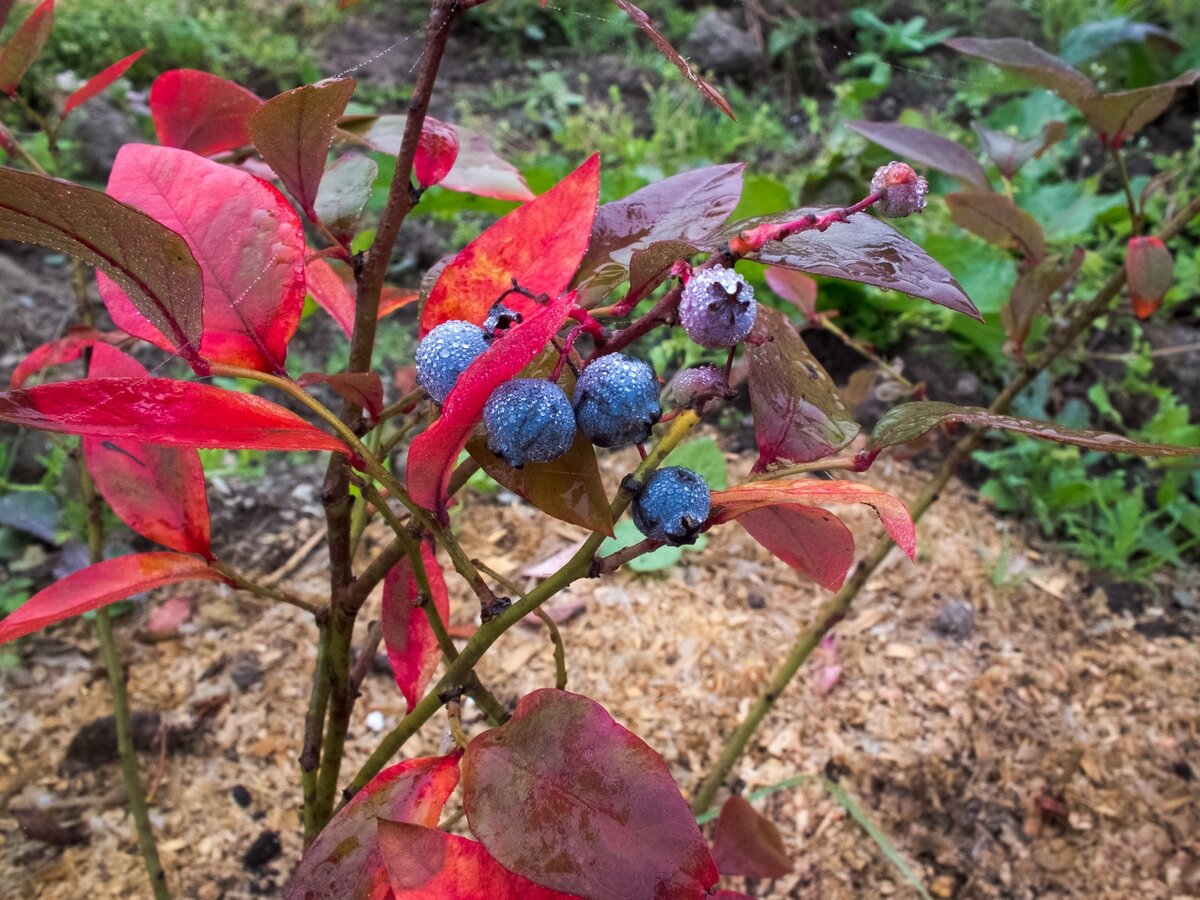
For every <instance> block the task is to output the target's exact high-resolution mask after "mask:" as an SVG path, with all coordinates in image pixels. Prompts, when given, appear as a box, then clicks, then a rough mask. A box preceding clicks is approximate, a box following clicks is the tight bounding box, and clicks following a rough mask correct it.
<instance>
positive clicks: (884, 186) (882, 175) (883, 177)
mask: <svg viewBox="0 0 1200 900" xmlns="http://www.w3.org/2000/svg"><path fill="white" fill-rule="evenodd" d="M877 191H883V192H884V193H883V197H881V198H880V199H879V200H876V201H875V211H876V212H878V213H879V214H880V215H881V216H883V217H885V218H888V219H901V218H903V217H904V216H911V215H912V214H913V213H918V212H920V211H921V210H923V209H924V208H925V195H926V194H928V193H929V182H928V181H926V180H925V179H924V178H922V177H921V176H920V175H918V174H917V173H916V172H915V171H914V170H913V167H912V166H910V165H908V163H902V162H897V161H896V160H892V161H891V162H890V163H888V164H887V165H886V166H880V167H879V168H878V169H876V170H875V175H874V177H873V178H872V179H871V193H875V192H877Z"/></svg>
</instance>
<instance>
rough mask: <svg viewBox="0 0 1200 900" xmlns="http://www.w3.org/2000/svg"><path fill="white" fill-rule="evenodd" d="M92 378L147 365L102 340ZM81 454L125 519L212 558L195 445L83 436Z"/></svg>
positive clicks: (131, 374) (132, 372)
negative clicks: (189, 447) (173, 445)
mask: <svg viewBox="0 0 1200 900" xmlns="http://www.w3.org/2000/svg"><path fill="white" fill-rule="evenodd" d="M88 377H89V378H133V379H138V378H145V377H146V369H145V368H144V367H143V366H142V364H141V363H139V362H138V361H137V360H136V359H134V358H133V357H132V356H128V355H126V354H124V353H122V352H121V351H120V350H117V349H116V348H115V347H110V346H108V345H107V344H98V345H97V346H96V347H95V349H93V351H92V361H91V365H90V367H89V369H88ZM83 457H84V460H85V461H86V463H87V467H88V471H89V472H90V473H91V475H92V480H93V481H95V482H96V488H97V490H99V491H100V495H101V496H102V497H104V499H105V501H106V502H107V503H108V505H109V506H111V507H112V510H113V512H114V513H116V514H117V517H118V518H119V519H120V520H121V521H122V522H124V523H125V524H126V525H128V526H129V527H130V528H132V529H133V530H134V531H136V532H137V533H138V534H140V535H142V536H144V537H147V538H149V539H150V540H152V541H155V542H156V543H159V544H162V545H163V546H164V547H170V548H171V549H172V550H179V551H180V552H182V553H199V554H200V555H201V556H204V557H206V558H210V559H211V558H212V552H211V549H210V545H209V520H208V497H207V496H206V495H205V492H204V469H203V467H202V466H201V465H200V455H199V454H198V453H196V451H195V450H191V449H188V448H184V447H161V446H156V445H154V444H140V443H138V442H136V441H128V440H118V439H116V438H99V437H85V438H84V439H83Z"/></svg>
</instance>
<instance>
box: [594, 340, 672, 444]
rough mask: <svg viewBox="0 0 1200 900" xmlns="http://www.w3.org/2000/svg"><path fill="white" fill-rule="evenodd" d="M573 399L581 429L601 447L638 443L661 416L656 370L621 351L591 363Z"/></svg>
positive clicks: (648, 433)
mask: <svg viewBox="0 0 1200 900" xmlns="http://www.w3.org/2000/svg"><path fill="white" fill-rule="evenodd" d="M573 399H574V406H575V421H576V422H578V423H579V430H580V431H582V432H583V433H584V434H585V435H586V436H587V439H588V440H589V441H591V442H592V443H593V444H595V445H596V446H598V447H625V446H628V445H629V444H639V443H641V442H642V441H644V440H646V438H648V437H649V436H650V429H651V428H652V427H653V426H654V423H655V422H657V421H658V420H659V419H660V418H662V407H661V406H660V405H659V403H658V379H657V378H656V377H655V375H654V369H652V368H651V367H650V364H649V363H647V362H643V361H642V360H640V359H633V358H632V357H628V356H624V355H623V354H620V353H610V354H609V355H608V356H601V357H600V358H599V359H596V360H593V361H592V362H591V363H589V364H588V366H587V368H585V369H584V370H583V372H582V373H581V374H580V376H579V380H578V381H577V382H575V395H574V398H573Z"/></svg>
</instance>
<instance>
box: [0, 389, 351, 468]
mask: <svg viewBox="0 0 1200 900" xmlns="http://www.w3.org/2000/svg"><path fill="white" fill-rule="evenodd" d="M0 422H8V423H10V424H12V425H19V426H21V427H23V428H40V429H42V430H43V431H58V432H63V433H66V434H82V435H91V436H93V437H100V438H110V439H111V438H117V439H128V440H133V441H140V442H142V443H147V444H167V445H171V446H176V447H198V448H199V447H223V448H225V449H228V450H331V451H333V452H335V453H344V454H346V455H347V456H349V455H351V454H350V449H349V448H348V447H347V446H346V445H345V444H343V443H342V442H341V441H339V440H338V439H337V438H334V437H331V436H330V435H328V434H326V433H325V432H323V431H321V430H320V429H318V428H314V427H313V426H312V425H309V424H308V423H307V422H305V421H304V420H303V419H301V418H300V417H299V416H297V415H296V414H295V413H293V412H290V411H288V410H286V409H284V408H283V407H282V406H278V405H276V404H274V403H271V402H270V401H269V400H263V399H262V398H261V397H256V396H254V395H253V394H242V393H239V392H238V391H227V390H224V389H223V388H219V387H214V386H213V385H211V384H196V383H194V382H190V381H174V380H172V379H170V378H89V379H87V380H85V381H60V382H56V383H54V384H43V385H40V386H39V387H32V388H25V389H23V390H19V391H3V392H0Z"/></svg>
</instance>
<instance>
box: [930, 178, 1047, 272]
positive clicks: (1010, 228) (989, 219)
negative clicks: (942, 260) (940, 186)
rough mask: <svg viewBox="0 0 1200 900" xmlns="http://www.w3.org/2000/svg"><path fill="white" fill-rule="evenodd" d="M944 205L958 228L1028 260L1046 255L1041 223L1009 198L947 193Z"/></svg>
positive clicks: (1034, 260)
mask: <svg viewBox="0 0 1200 900" xmlns="http://www.w3.org/2000/svg"><path fill="white" fill-rule="evenodd" d="M946 204H947V205H948V206H949V207H950V217H951V218H952V219H954V222H955V224H957V225H958V226H959V227H960V228H965V229H966V230H967V231H970V232H973V233H974V234H977V235H979V236H980V237H981V238H983V239H984V240H985V241H988V242H989V243H992V244H995V245H997V246H998V247H1003V248H1004V249H1005V250H1017V251H1019V252H1020V254H1021V255H1022V256H1024V257H1025V259H1026V260H1028V261H1029V262H1030V263H1037V262H1039V261H1040V260H1042V259H1043V258H1044V257H1045V255H1046V236H1045V235H1044V234H1043V233H1042V226H1041V225H1039V224H1038V222H1037V219H1035V218H1034V217H1033V216H1031V215H1030V214H1029V213H1027V212H1025V210H1023V209H1021V208H1020V207H1019V206H1017V204H1016V203H1014V202H1013V200H1012V198H1011V197H1007V196H1005V195H1004V194H996V193H992V192H988V193H983V192H982V191H972V192H970V193H962V194H947V195H946Z"/></svg>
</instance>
